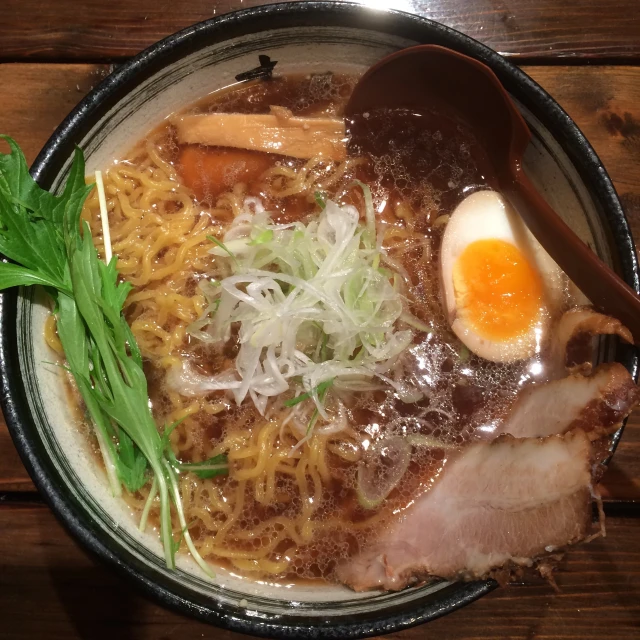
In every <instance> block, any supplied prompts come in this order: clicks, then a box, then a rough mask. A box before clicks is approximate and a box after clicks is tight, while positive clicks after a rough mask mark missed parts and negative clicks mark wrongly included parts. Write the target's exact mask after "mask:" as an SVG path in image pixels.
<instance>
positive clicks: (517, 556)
mask: <svg viewBox="0 0 640 640" xmlns="http://www.w3.org/2000/svg"><path fill="white" fill-rule="evenodd" d="M590 457H591V445H590V442H589V439H588V438H587V436H586V435H585V434H584V432H582V431H580V430H578V431H573V432H571V433H569V434H567V435H565V436H551V437H549V438H545V439H533V438H532V439H521V440H519V439H515V438H511V437H509V436H503V437H501V438H498V439H497V440H494V441H493V442H481V443H477V444H474V445H472V446H470V447H468V448H466V449H464V450H463V451H462V452H461V453H460V454H459V455H458V457H456V458H455V459H452V460H450V461H449V462H448V463H447V464H446V465H445V468H444V471H443V474H442V475H441V477H440V478H439V479H438V480H437V482H436V483H435V485H434V486H433V488H432V489H431V490H430V491H429V492H427V493H425V494H424V495H423V496H422V497H421V498H419V499H418V500H416V502H415V503H414V504H413V505H412V506H410V507H408V508H407V509H406V510H405V511H404V512H403V514H402V516H401V519H400V520H399V521H397V522H396V523H395V524H393V525H392V526H391V527H390V528H389V529H388V530H387V531H386V532H385V533H383V534H382V535H381V538H380V539H379V540H378V541H377V542H376V543H375V546H374V547H372V548H369V549H366V550H364V551H363V552H362V553H361V554H360V555H358V556H356V557H354V558H353V559H352V560H350V561H349V562H348V563H346V564H344V565H342V566H341V567H340V568H339V569H338V577H339V578H340V579H341V581H342V582H344V583H345V584H347V585H348V586H350V587H351V588H353V589H354V590H356V591H364V590H368V589H384V590H397V589H402V588H404V587H406V586H409V585H411V584H415V583H417V582H420V581H423V580H425V579H428V578H430V577H434V576H437V577H441V578H463V579H475V578H480V577H483V576H487V575H488V574H490V572H492V571H493V570H496V569H499V568H502V567H505V566H507V567H508V566H510V565H512V564H516V565H524V566H530V565H531V564H532V563H533V561H534V560H535V559H536V558H537V557H539V556H541V555H544V554H545V552H549V551H551V550H552V549H556V548H560V547H564V546H566V545H569V544H572V543H575V542H578V541H580V540H582V539H583V538H584V537H585V536H586V535H587V534H588V532H589V528H590V518H591V470H590V468H591V460H590Z"/></svg>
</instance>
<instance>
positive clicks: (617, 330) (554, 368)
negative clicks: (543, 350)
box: [545, 307, 633, 380]
mask: <svg viewBox="0 0 640 640" xmlns="http://www.w3.org/2000/svg"><path fill="white" fill-rule="evenodd" d="M603 335H617V336H618V337H619V338H622V340H624V341H625V342H629V343H631V344H633V336H632V335H631V332H630V331H629V329H627V328H626V327H625V326H624V325H623V324H622V323H621V322H620V321H619V320H616V319H615V318H612V317H611V316H605V315H603V314H602V313H598V312H597V311H595V310H594V309H592V308H591V307H576V308H575V309H570V310H569V311H567V312H566V313H565V314H564V315H563V316H562V317H561V318H560V320H559V321H558V324H557V326H556V327H555V329H554V331H553V336H552V338H551V346H550V349H549V353H548V356H547V363H546V367H545V369H546V375H547V380H557V379H558V378H564V376H566V375H567V373H584V374H588V373H591V369H592V364H591V358H592V356H593V341H594V339H595V338H597V337H599V336H603Z"/></svg>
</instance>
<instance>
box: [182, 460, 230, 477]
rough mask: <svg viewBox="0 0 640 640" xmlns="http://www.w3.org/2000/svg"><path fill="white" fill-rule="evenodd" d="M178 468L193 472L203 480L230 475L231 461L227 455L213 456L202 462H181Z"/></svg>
mask: <svg viewBox="0 0 640 640" xmlns="http://www.w3.org/2000/svg"><path fill="white" fill-rule="evenodd" d="M178 466H179V468H180V470H181V471H191V472H192V473H195V474H196V475H197V476H198V477H199V478H202V479H203V480H206V479H207V478H213V477H215V476H221V475H227V474H228V473H229V461H228V459H227V455H226V454H225V453H221V454H219V455H217V456H213V457H212V458H208V459H207V460H203V461H202V462H180V463H178Z"/></svg>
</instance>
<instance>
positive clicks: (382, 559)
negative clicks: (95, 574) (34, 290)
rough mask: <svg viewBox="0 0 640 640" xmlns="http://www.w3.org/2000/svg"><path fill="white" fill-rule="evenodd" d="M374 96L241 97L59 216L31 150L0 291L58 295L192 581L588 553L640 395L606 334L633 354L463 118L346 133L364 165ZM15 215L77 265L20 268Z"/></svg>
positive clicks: (399, 115)
mask: <svg viewBox="0 0 640 640" xmlns="http://www.w3.org/2000/svg"><path fill="white" fill-rule="evenodd" d="M356 80H357V78H356V77H354V76H349V75H341V74H337V73H331V72H328V73H322V74H321V73H314V74H309V75H285V76H281V77H275V78H271V79H269V80H258V81H252V82H248V83H240V84H238V85H233V86H232V87H230V88H228V89H226V90H224V91H220V92H216V93H214V94H211V95H209V96H206V97H204V98H203V99H202V100H201V101H199V102H198V103H196V104H193V105H186V106H185V107H184V109H183V110H181V111H179V112H177V113H175V114H173V115H172V116H171V117H169V118H168V119H167V120H166V121H165V122H164V124H163V125H162V126H160V127H159V128H157V129H154V130H153V131H150V132H146V133H145V135H144V136H141V140H140V141H139V142H137V143H136V144H135V145H134V146H133V147H132V148H131V150H130V152H129V153H128V154H125V155H124V156H123V157H120V158H117V159H116V161H115V162H114V164H113V165H112V166H109V167H107V166H105V167H103V171H104V172H105V173H104V180H103V179H102V175H99V176H98V177H97V184H98V188H95V189H94V188H93V187H92V186H89V187H85V186H84V184H83V181H82V180H81V178H82V173H81V171H82V165H81V163H80V161H78V163H77V164H76V171H75V173H72V176H71V178H70V179H69V182H68V185H70V186H69V187H68V191H67V192H66V194H65V195H63V196H62V197H61V199H59V200H53V199H52V198H51V197H50V196H48V195H45V194H42V193H40V192H39V191H36V190H35V189H36V188H35V187H33V186H32V185H30V186H29V187H28V189H26V190H25V187H23V186H22V185H21V184H19V183H18V182H14V181H13V179H12V176H13V177H15V173H16V171H17V169H16V167H17V166H18V165H17V164H16V162H17V159H18V155H17V154H18V151H17V149H15V148H14V149H13V152H12V154H11V155H10V156H3V160H2V165H0V168H1V170H2V176H4V177H5V181H4V183H3V188H2V189H0V198H2V200H3V208H2V213H0V218H2V221H3V223H4V229H5V232H4V234H3V235H2V238H3V239H2V241H1V242H0V250H1V251H3V253H5V255H7V256H8V257H9V258H12V259H13V260H15V261H16V262H17V263H19V264H22V270H20V268H18V267H15V266H13V265H3V267H2V269H3V271H0V276H1V275H2V273H3V272H4V273H5V276H4V277H5V278H6V279H5V280H4V281H0V283H2V284H3V286H4V287H6V286H10V285H16V284H35V283H39V284H43V285H45V286H48V287H50V288H53V289H56V290H57V293H56V294H55V299H56V305H55V306H54V307H53V308H52V315H51V319H50V321H49V322H48V323H47V325H46V339H47V342H48V344H49V345H50V346H51V348H52V350H53V352H55V353H57V354H58V356H59V360H60V361H59V364H60V365H61V366H62V367H65V368H66V369H67V370H68V372H69V376H68V384H69V397H70V402H72V403H75V405H76V406H77V408H78V415H79V422H80V423H81V424H82V425H84V429H83V430H84V434H85V437H87V438H89V440H90V441H91V443H92V445H93V447H94V449H95V454H96V455H95V463H96V464H97V465H98V464H101V465H103V468H104V469H105V478H106V480H107V481H109V482H110V484H111V486H112V490H113V491H114V493H119V494H121V495H122V499H123V500H125V501H126V502H127V503H128V504H129V506H130V507H131V508H132V509H133V510H134V512H135V514H136V517H137V518H138V520H139V522H140V527H141V528H142V529H151V528H154V527H155V528H157V529H158V530H159V533H160V535H161V539H162V542H163V546H164V549H165V557H166V560H167V564H168V565H169V566H173V564H174V562H175V558H174V554H175V552H176V550H178V551H180V550H183V551H186V552H188V553H191V555H192V556H193V557H194V559H196V560H197V561H198V563H199V564H200V566H201V567H202V569H203V570H204V571H205V572H209V573H211V572H212V571H214V570H215V568H216V566H224V567H225V568H227V569H229V570H230V571H232V572H234V573H236V574H238V575H241V576H244V577H247V578H254V579H261V580H269V581H272V582H277V581H281V582H282V581H284V582H290V581H291V580H315V581H318V582H321V581H324V582H332V583H336V582H338V583H341V584H345V585H347V586H349V587H351V588H353V589H355V590H368V589H383V590H397V589H402V588H404V587H406V586H409V585H414V584H418V583H420V582H424V581H427V580H431V579H435V578H453V579H458V578H462V579H475V578H480V577H486V576H490V575H494V574H495V573H496V572H499V571H502V572H504V571H505V570H506V571H507V572H509V571H510V570H511V569H513V568H515V567H520V566H533V565H540V566H541V567H546V566H547V564H548V559H549V556H550V554H551V553H553V552H556V551H558V550H560V549H563V548H565V547H566V546H568V545H571V544H574V543H577V542H579V541H581V540H583V539H585V538H588V537H590V536H591V535H593V533H592V532H591V525H590V515H591V500H592V494H593V493H594V491H595V489H594V483H595V480H596V479H597V477H598V476H599V474H600V473H601V468H600V465H599V463H600V462H601V461H602V459H603V458H604V454H603V451H604V450H605V449H606V447H603V446H602V443H603V442H605V439H606V438H607V436H609V435H610V434H611V433H613V432H614V431H615V430H616V429H617V428H618V427H619V426H620V424H621V423H622V421H623V420H624V418H625V417H626V416H627V415H628V413H629V412H630V411H631V410H632V408H633V407H634V406H635V405H636V404H637V402H638V400H639V399H640V397H639V393H638V390H637V387H636V386H635V384H634V382H633V380H632V378H631V376H630V374H629V373H628V372H627V371H626V369H625V368H624V367H623V366H622V365H619V364H617V363H610V364H603V365H600V366H598V367H597V368H595V369H594V370H592V365H591V362H592V353H591V338H592V337H593V336H597V335H600V334H616V335H618V336H620V337H622V338H623V339H626V340H630V335H629V333H628V331H627V330H626V329H625V328H624V327H623V326H622V325H621V324H620V323H619V322H617V321H616V320H615V319H612V318H608V317H606V316H603V315H601V314H599V313H597V312H596V311H595V310H593V309H591V308H589V307H588V306H585V305H584V302H585V301H584V300H582V299H581V296H580V293H579V292H577V291H576V290H575V288H574V287H573V286H572V285H571V283H570V282H568V281H567V278H566V277H565V276H564V274H563V273H562V272H561V271H560V270H559V269H558V268H557V266H556V265H555V263H553V261H551V260H550V258H549V257H548V255H547V254H546V253H545V252H544V250H543V249H542V247H540V246H539V244H538V243H537V242H536V241H535V239H534V238H533V237H532V236H531V234H530V233H529V232H528V231H527V229H526V228H525V227H524V226H523V225H522V222H521V221H520V220H519V218H518V217H517V214H516V213H515V212H514V211H513V210H512V209H511V207H510V206H509V204H508V203H507V202H506V201H505V200H504V199H503V198H502V197H501V195H500V194H499V193H498V192H497V191H496V190H495V185H496V179H495V176H494V175H493V170H492V168H491V166H490V165H489V164H488V163H487V160H486V157H485V154H484V152H483V149H482V148H481V146H480V145H479V143H478V142H477V140H476V138H475V136H474V133H473V131H471V130H469V129H468V128H466V127H465V126H464V125H462V124H461V123H460V122H457V121H456V120H455V119H454V118H453V117H452V116H451V114H447V113H442V112H430V113H414V112H406V111H402V110H372V112H370V113H366V114H363V115H362V116H361V117H360V118H359V119H358V122H355V123H347V124H348V125H349V126H358V127H360V128H361V129H362V128H364V129H365V130H366V131H367V132H368V135H369V136H370V140H372V141H373V143H372V144H371V148H372V149H373V153H372V154H371V155H363V154H362V153H360V152H359V150H358V149H357V148H354V147H353V146H350V145H349V144H348V143H349V136H348V130H349V126H347V127H346V128H345V123H344V121H343V119H342V117H341V113H342V108H343V107H344V104H345V102H346V100H347V99H348V96H349V94H350V91H351V89H352V87H353V86H354V83H355V82H356ZM142 133H143V132H141V134H142ZM87 178H88V180H89V181H92V180H93V177H92V176H88V177H87ZM85 197H86V201H85V202H84V208H83V210H82V219H83V220H84V221H85V222H86V225H85V226H84V227H83V230H82V231H81V228H80V225H79V224H78V217H79V216H80V206H81V204H82V202H83V201H84V198H85ZM17 216H23V218H22V220H23V221H26V222H24V224H25V225H27V222H28V225H32V227H29V226H28V225H27V228H33V230H34V231H33V236H32V238H31V249H32V250H33V252H35V254H36V258H37V257H38V256H37V254H38V247H39V245H38V243H43V242H45V244H47V243H48V244H50V245H51V247H57V249H56V250H55V251H53V253H54V254H55V259H50V258H51V257H52V256H45V255H40V259H39V260H37V259H36V258H34V256H31V255H27V256H26V258H27V259H26V260H25V254H24V252H22V253H21V251H22V249H23V248H24V247H23V246H22V245H21V244H20V242H21V238H20V237H19V236H18V234H17V230H18V229H20V228H21V226H20V224H18V223H16V222H15V220H17V219H18V218H17ZM59 223H63V224H64V226H63V232H62V233H61V232H60V227H59V226H57V225H58V224H59ZM39 225H40V226H39ZM42 228H46V231H47V233H48V234H50V235H48V236H46V237H45V236H44V235H43V234H42V233H41V232H40V231H36V229H42ZM111 252H112V253H113V255H114V258H113V260H111V261H109V259H108V256H109V254H110V253H111ZM98 257H100V258H101V259H105V260H106V261H107V262H108V263H109V266H105V265H104V264H102V263H101V262H100V261H99V260H98ZM116 268H117V270H116ZM47 269H49V271H51V269H53V272H51V273H49V272H47ZM34 272H37V275H38V277H39V278H40V279H39V280H38V278H36V277H35V276H34ZM45 272H47V273H45ZM43 273H45V275H46V277H44V276H43ZM596 534H597V531H596Z"/></svg>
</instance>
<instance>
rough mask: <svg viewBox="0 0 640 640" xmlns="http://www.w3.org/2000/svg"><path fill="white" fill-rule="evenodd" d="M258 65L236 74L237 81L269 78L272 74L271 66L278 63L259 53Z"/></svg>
mask: <svg viewBox="0 0 640 640" xmlns="http://www.w3.org/2000/svg"><path fill="white" fill-rule="evenodd" d="M258 60H259V61H260V66H259V67H256V68H255V69H250V70H249V71H243V72H242V73H239V74H238V75H237V76H236V80H237V81H238V82H244V81H245V80H257V79H261V80H270V79H271V76H272V75H273V68H274V67H275V66H276V65H277V64H278V61H277V60H274V61H273V62H272V61H271V58H270V57H269V56H266V55H264V54H261V55H259V56H258Z"/></svg>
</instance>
